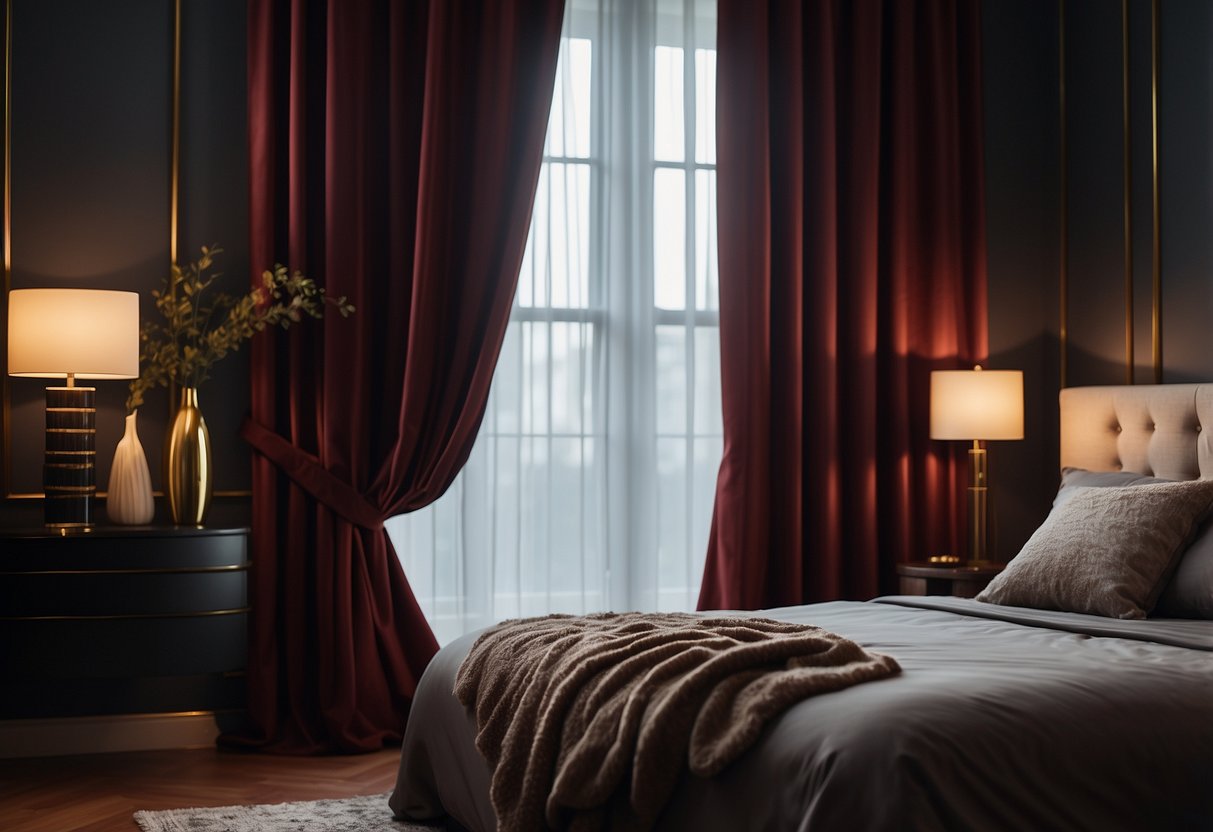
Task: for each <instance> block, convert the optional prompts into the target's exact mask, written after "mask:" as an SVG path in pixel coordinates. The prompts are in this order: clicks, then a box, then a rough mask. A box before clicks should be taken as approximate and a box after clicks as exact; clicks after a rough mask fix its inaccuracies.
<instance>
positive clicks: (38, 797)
mask: <svg viewBox="0 0 1213 832" xmlns="http://www.w3.org/2000/svg"><path fill="white" fill-rule="evenodd" d="M399 759H400V752H399V750H398V749H388V750H385V751H380V752H377V753H375V754H359V755H354V756H347V757H278V756H272V755H268V754H242V753H235V752H227V751H217V750H215V749H206V750H198V751H144V752H136V753H129V754H92V755H88V756H81V757H46V758H39V759H27V760H0V830H4V832H77V831H78V830H79V832H84V830H88V832H108V830H121V832H131V830H137V829H138V828H139V827H138V826H136V825H135V822H134V820H132V819H131V815H132V814H133V813H134V812H135V811H136V810H138V809H181V808H186V807H190V806H230V805H235V804H249V803H282V802H284V801H289V800H319V799H321V798H326V797H351V796H353V795H359V794H378V793H381V792H386V791H390V790H391V788H392V786H393V785H394V784H395V782H396V766H397V763H398V762H399Z"/></svg>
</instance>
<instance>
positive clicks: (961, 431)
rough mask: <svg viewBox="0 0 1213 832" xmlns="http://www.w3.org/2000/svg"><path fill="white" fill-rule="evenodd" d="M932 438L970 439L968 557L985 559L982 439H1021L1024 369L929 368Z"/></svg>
mask: <svg viewBox="0 0 1213 832" xmlns="http://www.w3.org/2000/svg"><path fill="white" fill-rule="evenodd" d="M931 438H932V439H966V440H968V439H971V440H973V447H972V448H970V449H969V470H970V472H971V478H972V484H971V485H970V486H969V563H970V564H974V565H979V564H984V563H986V562H987V559H986V551H987V549H986V547H987V534H986V513H987V489H988V488H989V474H988V471H987V468H986V449H985V447H984V446H983V445H982V442H983V441H987V440H1001V439H1023V372H1022V371H1020V370H983V369H982V368H981V365H980V364H979V365H977V366H976V367H974V368H973V369H972V370H935V371H933V372H932V373H931Z"/></svg>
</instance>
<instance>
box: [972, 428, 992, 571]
mask: <svg viewBox="0 0 1213 832" xmlns="http://www.w3.org/2000/svg"><path fill="white" fill-rule="evenodd" d="M969 471H970V474H971V484H970V485H969V559H968V561H966V563H967V564H968V565H969V566H985V565H988V564H989V562H990V561H989V559H988V558H987V551H986V544H987V541H988V540H989V538H988V536H987V534H986V516H987V508H988V507H987V499H986V498H987V491H988V485H987V483H988V479H987V477H988V474H987V470H986V449H985V448H983V447H982V446H981V441H980V440H978V439H974V440H973V447H972V448H970V449H969Z"/></svg>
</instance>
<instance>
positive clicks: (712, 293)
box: [695, 170, 720, 310]
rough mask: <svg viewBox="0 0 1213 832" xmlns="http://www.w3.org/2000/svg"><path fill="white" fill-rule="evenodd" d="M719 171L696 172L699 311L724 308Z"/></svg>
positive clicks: (697, 294)
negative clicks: (718, 219)
mask: <svg viewBox="0 0 1213 832" xmlns="http://www.w3.org/2000/svg"><path fill="white" fill-rule="evenodd" d="M716 242H717V241H716V171H714V170H697V171H695V308H696V309H711V310H716V309H719V308H720V262H719V260H718V259H717V256H716Z"/></svg>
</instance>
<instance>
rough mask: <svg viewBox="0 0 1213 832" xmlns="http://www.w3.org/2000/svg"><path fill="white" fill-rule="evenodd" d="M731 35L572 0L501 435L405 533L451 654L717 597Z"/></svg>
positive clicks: (665, 3)
mask: <svg viewBox="0 0 1213 832" xmlns="http://www.w3.org/2000/svg"><path fill="white" fill-rule="evenodd" d="M715 33H716V21H715V2H714V0H711V2H709V1H708V0H648V2H645V0H569V5H568V8H567V10H566V13H565V22H564V33H563V37H562V41H561V52H560V64H559V67H558V70H557V77H556V85H555V90H554V92H553V98H552V112H551V118H550V121H549V124H548V135H547V143H546V146H545V149H544V165H543V170H542V173H541V175H540V180H539V187H538V191H537V193H536V198H535V209H534V212H533V214H532V223H531V232H530V238H529V240H528V242H527V251H526V257H525V259H524V262H523V266H522V273H521V275H520V279H519V285H518V293H517V296H516V298H515V302H514V309H513V313H512V316H511V322H510V327H509V330H508V332H507V334H506V339H505V344H504V347H503V349H502V353H501V359H500V363H499V364H498V367H497V372H496V375H495V377H494V380H493V389H492V393H491V394H490V397H489V403H488V410H487V412H486V415H485V420H484V424H483V426H482V427H481V431H480V436H479V438H478V439H477V443H476V446H475V448H474V450H473V452H472V455H471V458H470V459H469V461H468V465H467V467H466V468H465V469H464V471H463V472H462V473H461V474H460V476H459V478H458V479H457V480H456V481H455V483H454V484H453V485H452V486H451V488H450V490H449V491H448V492H447V493H446V494H445V495H444V496H443V497H442V498H441V499H440V500H438V501H437V502H436V503H434V504H433V505H432V506H430V507H428V508H426V509H424V510H422V511H418V512H415V513H413V514H410V515H405V516H401V517H396V518H393V519H392V520H390V521H388V529H389V531H390V532H391V534H392V539H393V542H394V543H395V546H396V549H397V551H398V552H399V553H400V558H401V561H402V562H403V564H404V568H405V571H406V573H407V574H408V576H409V580H410V582H411V584H412V587H413V589H414V591H415V592H416V593H417V596H418V600H419V601H420V603H421V605H422V608H423V609H424V610H425V613H426V616H427V617H428V618H429V621H430V624H431V626H432V627H433V628H434V632H435V634H436V635H437V636H438V639H439V641H441V642H443V643H445V642H447V641H450V640H451V639H453V638H455V637H456V636H458V635H460V634H462V633H464V632H467V631H469V630H472V629H476V628H479V627H483V626H487V625H489V624H491V623H493V622H496V621H500V620H502V619H505V618H512V617H518V616H530V615H542V614H545V613H548V612H571V613H585V612H594V611H598V610H605V609H616V610H621V609H646V610H656V609H660V610H682V609H693V608H694V606H695V601H696V599H697V597H698V593H699V582H700V578H701V575H702V572H703V558H704V552H705V550H706V547H707V535H708V527H709V524H710V520H711V511H712V500H713V495H714V490H715V482H716V472H717V469H718V467H719V463H720V454H721V417H720V360H719V337H718V332H719V321H718V311H717V266H716V172H715V162H716V154H715V87H716V79H715V74H716V73H715V69H716V60H715V58H716V53H715Z"/></svg>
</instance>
